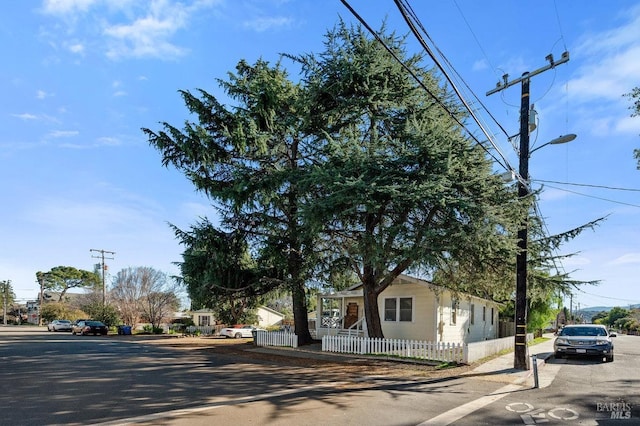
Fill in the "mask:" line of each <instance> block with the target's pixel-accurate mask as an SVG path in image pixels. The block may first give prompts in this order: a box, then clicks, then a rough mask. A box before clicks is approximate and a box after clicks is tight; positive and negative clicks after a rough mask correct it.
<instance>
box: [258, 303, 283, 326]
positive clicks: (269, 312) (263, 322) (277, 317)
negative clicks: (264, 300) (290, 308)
mask: <svg viewBox="0 0 640 426" xmlns="http://www.w3.org/2000/svg"><path fill="white" fill-rule="evenodd" d="M257 314H258V327H263V328H264V327H270V326H272V325H280V324H282V320H283V319H284V315H283V314H281V313H280V312H278V311H276V310H273V309H271V308H268V307H266V306H260V307H259V308H258V312H257Z"/></svg>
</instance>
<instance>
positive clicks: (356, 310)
mask: <svg viewBox="0 0 640 426" xmlns="http://www.w3.org/2000/svg"><path fill="white" fill-rule="evenodd" d="M316 306H317V308H316V321H315V327H313V330H314V331H315V338H316V339H318V340H320V339H322V337H323V336H357V337H368V334H367V325H366V322H365V317H364V306H363V298H362V290H361V289H358V290H345V291H340V292H337V293H330V294H320V295H318V299H317V305H316Z"/></svg>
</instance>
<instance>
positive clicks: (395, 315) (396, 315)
mask: <svg viewBox="0 0 640 426" xmlns="http://www.w3.org/2000/svg"><path fill="white" fill-rule="evenodd" d="M401 299H409V300H411V319H410V320H401V319H400V301H401ZM387 300H394V301H395V312H394V313H393V319H387ZM415 305H416V304H415V297H413V296H396V297H385V298H384V302H383V306H382V315H383V322H413V321H414V316H415V308H414V307H415Z"/></svg>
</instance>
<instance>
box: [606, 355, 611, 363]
mask: <svg viewBox="0 0 640 426" xmlns="http://www.w3.org/2000/svg"><path fill="white" fill-rule="evenodd" d="M606 359H607V362H613V354H611V355H609V356H608V357H607V358H606Z"/></svg>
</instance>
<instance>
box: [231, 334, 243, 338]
mask: <svg viewBox="0 0 640 426" xmlns="http://www.w3.org/2000/svg"><path fill="white" fill-rule="evenodd" d="M233 337H235V338H236V339H240V338H242V333H236V334H235V335H234V336H233Z"/></svg>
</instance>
